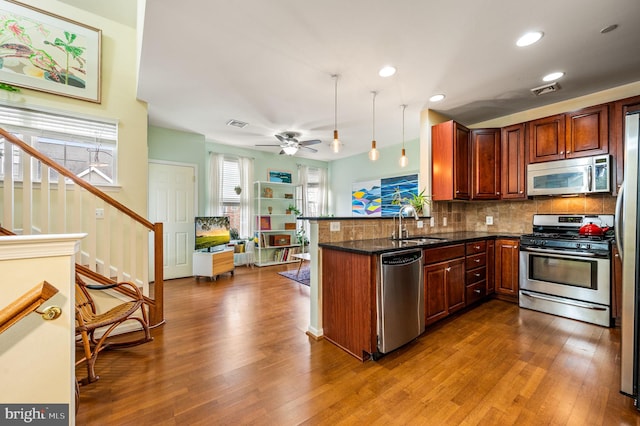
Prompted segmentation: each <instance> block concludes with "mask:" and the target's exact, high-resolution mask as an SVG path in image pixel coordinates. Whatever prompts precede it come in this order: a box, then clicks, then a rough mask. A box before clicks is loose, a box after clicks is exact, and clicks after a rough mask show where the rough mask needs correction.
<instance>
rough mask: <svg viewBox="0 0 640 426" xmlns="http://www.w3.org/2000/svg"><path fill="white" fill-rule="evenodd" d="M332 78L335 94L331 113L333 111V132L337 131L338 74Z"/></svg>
mask: <svg viewBox="0 0 640 426" xmlns="http://www.w3.org/2000/svg"><path fill="white" fill-rule="evenodd" d="M332 77H333V78H334V80H335V92H334V94H335V96H334V98H333V99H334V108H333V111H334V114H335V115H334V122H333V123H334V127H333V128H334V130H337V129H338V74H334V75H332Z"/></svg>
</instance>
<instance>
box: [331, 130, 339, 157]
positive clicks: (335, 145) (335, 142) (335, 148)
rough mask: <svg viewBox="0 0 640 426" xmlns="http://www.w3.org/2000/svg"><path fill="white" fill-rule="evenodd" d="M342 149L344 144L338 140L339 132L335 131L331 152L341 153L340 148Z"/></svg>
mask: <svg viewBox="0 0 640 426" xmlns="http://www.w3.org/2000/svg"><path fill="white" fill-rule="evenodd" d="M341 147H342V142H340V139H339V138H338V131H337V130H334V131H333V141H332V142H331V144H330V148H331V151H333V152H334V153H336V154H337V153H339V152H340V148H341Z"/></svg>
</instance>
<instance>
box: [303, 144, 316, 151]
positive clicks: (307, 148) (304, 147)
mask: <svg viewBox="0 0 640 426" xmlns="http://www.w3.org/2000/svg"><path fill="white" fill-rule="evenodd" d="M300 149H306V150H307V151H311V152H318V150H317V149H315V148H309V147H308V146H304V145H300Z"/></svg>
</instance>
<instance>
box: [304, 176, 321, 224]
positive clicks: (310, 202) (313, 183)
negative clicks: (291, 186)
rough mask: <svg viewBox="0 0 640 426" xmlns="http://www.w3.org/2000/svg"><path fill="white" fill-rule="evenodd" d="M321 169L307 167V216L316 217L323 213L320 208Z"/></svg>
mask: <svg viewBox="0 0 640 426" xmlns="http://www.w3.org/2000/svg"><path fill="white" fill-rule="evenodd" d="M320 181H321V179H320V169H316V168H313V167H309V168H308V169H307V193H306V196H307V200H306V201H307V212H306V213H305V214H306V215H307V216H311V217H315V216H320V215H321V214H323V212H322V211H321V210H322V209H321V208H320V205H321V202H320V201H321V194H320Z"/></svg>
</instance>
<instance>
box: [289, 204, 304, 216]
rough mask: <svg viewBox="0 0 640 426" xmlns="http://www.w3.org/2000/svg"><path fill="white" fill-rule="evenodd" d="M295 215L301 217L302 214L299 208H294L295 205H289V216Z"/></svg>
mask: <svg viewBox="0 0 640 426" xmlns="http://www.w3.org/2000/svg"><path fill="white" fill-rule="evenodd" d="M291 213H293V214H295V215H296V216H300V214H301V212H300V210H298V208H297V207H296V206H294V205H293V204H289V207H287V214H291Z"/></svg>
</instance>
